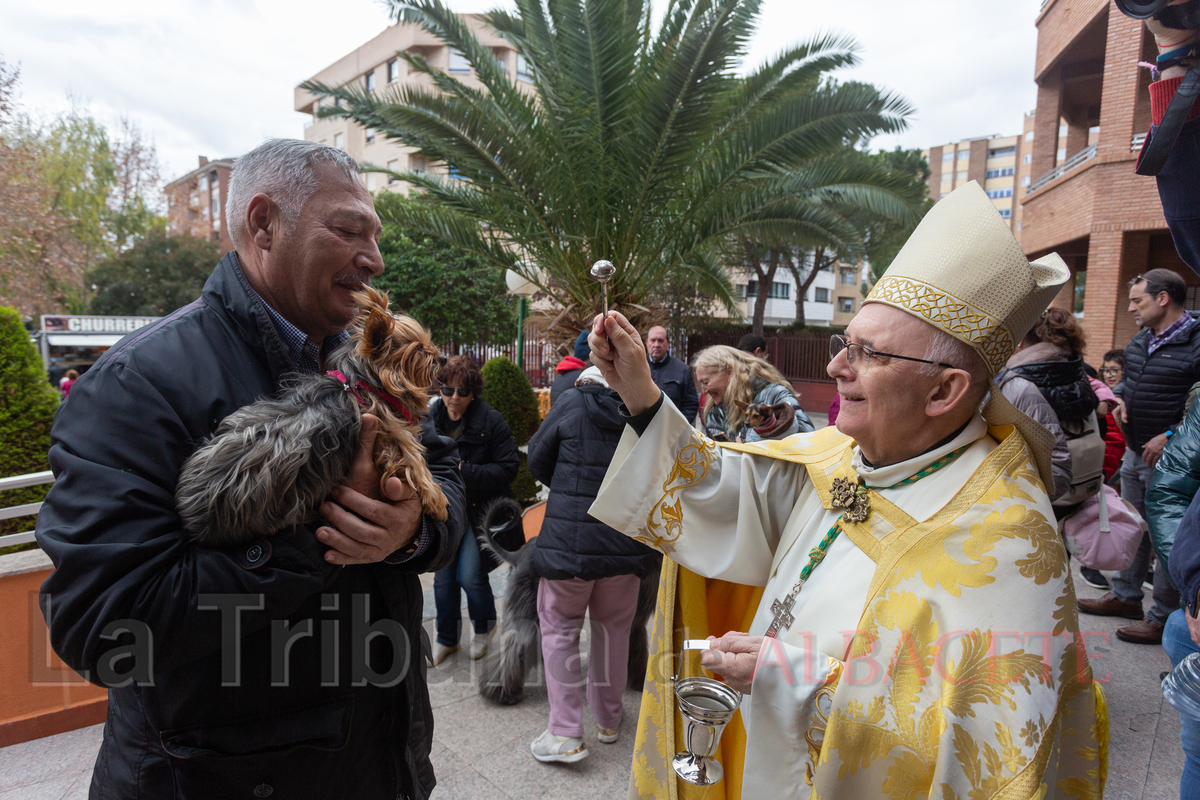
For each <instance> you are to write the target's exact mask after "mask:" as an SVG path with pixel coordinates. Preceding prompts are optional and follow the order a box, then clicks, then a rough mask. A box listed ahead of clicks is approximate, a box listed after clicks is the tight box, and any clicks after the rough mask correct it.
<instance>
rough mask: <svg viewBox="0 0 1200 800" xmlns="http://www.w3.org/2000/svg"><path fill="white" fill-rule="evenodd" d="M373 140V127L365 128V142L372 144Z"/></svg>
mask: <svg viewBox="0 0 1200 800" xmlns="http://www.w3.org/2000/svg"><path fill="white" fill-rule="evenodd" d="M374 141H375V129H374V128H367V144H372V143H374Z"/></svg>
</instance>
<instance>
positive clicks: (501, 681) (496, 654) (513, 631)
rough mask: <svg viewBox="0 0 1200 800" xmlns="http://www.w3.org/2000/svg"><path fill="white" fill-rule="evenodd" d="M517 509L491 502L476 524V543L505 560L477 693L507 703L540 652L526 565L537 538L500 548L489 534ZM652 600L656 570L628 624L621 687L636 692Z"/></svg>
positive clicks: (518, 695) (515, 697)
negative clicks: (503, 586) (504, 586)
mask: <svg viewBox="0 0 1200 800" xmlns="http://www.w3.org/2000/svg"><path fill="white" fill-rule="evenodd" d="M514 514H515V515H516V516H517V517H519V516H520V514H521V506H520V505H519V504H518V503H517V502H516V501H515V500H511V499H509V498H503V497H502V498H499V499H497V500H495V501H493V502H492V503H491V504H490V505H489V506H488V507H487V508H486V509H485V510H484V513H483V518H482V522H481V524H480V526H479V529H478V530H479V539H480V546H481V547H482V548H483V549H484V550H489V551H491V552H492V553H493V554H495V556H496V557H497V558H498V559H500V560H501V561H503V562H505V563H507V564H510V565H511V566H512V570H511V571H510V572H509V575H508V591H507V592H506V593H505V595H504V606H503V607H504V612H503V613H502V614H500V615H499V616H500V621H499V622H498V623H497V625H496V633H495V636H494V638H493V639H492V644H491V646H490V647H489V648H488V651H487V655H485V656H484V657H483V663H482V664H481V666H480V669H479V677H478V685H479V693H480V694H481V695H483V696H484V697H485V698H487V699H488V700H491V701H492V702H494V703H499V704H500V705H504V706H512V705H516V704H517V703H519V702H521V701H522V700H524V699H525V676H526V674H527V672H528V671H529V669H530V668H531V667H533V666H535V665H537V664H538V662H539V661H540V660H541V657H542V635H541V629H540V627H539V624H538V613H537V591H538V577H537V576H536V575H534V574H533V571H532V569H530V562H531V561H532V560H533V549H534V548H535V547H536V546H537V537H534V538H533V539H530V540H529V541H528V542H526V543H525V546H524V547H522V548H521V549H519V550H517V551H515V552H514V551H511V550H506V549H504V548H503V547H501V546H500V545H499V544H497V543H496V541H495V539H494V538H493V537H492V531H493V530H499V529H502V528H503V527H505V525H506V524H507V522H508V520H511V519H513V515H514ZM657 600H658V573H657V572H651V573H650V574H649V575H647V576H645V577H644V578H642V583H641V588H640V589H639V591H638V603H637V611H636V612H635V614H634V617H633V627H631V628H630V629H629V661H628V665H629V677H628V679H627V681H626V686H628V688H630V689H633V690H634V691H641V690H642V684H643V682H644V681H645V678H646V660H647V659H648V658H649V652H650V651H649V641H648V638H647V634H646V624H647V623H648V622H649V621H650V617H651V616H652V615H653V614H654V607H655V604H656V603H657Z"/></svg>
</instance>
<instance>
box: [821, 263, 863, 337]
mask: <svg viewBox="0 0 1200 800" xmlns="http://www.w3.org/2000/svg"><path fill="white" fill-rule="evenodd" d="M832 274H833V275H834V277H835V279H836V282H835V283H834V291H833V295H834V296H833V322H831V323H830V324H831V325H833V326H834V327H837V328H844V327H846V326H847V325H849V324H850V320H852V319H854V315H855V314H857V313H858V309H860V308H862V301H863V300H864V299H866V295H865V294H864V293H863V290H862V289H863V286H864V285H866V287H867V291H870V289H871V284H870V280H871V273H870V270H869V269H868V268H867V264H866V263H865V262H863V263H860V264H843V263H842V262H840V261H839V262H837V263H835V264H834V265H833V270H832Z"/></svg>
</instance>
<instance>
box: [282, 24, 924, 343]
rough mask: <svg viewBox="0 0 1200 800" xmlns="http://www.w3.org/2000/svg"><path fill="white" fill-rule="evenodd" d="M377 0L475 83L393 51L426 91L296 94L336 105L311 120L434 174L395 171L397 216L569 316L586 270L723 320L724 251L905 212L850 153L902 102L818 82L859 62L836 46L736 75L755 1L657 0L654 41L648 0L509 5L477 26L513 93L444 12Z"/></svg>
mask: <svg viewBox="0 0 1200 800" xmlns="http://www.w3.org/2000/svg"><path fill="white" fill-rule="evenodd" d="M388 2H389V5H390V7H391V11H392V14H393V15H394V16H395V17H396V18H397V19H401V20H405V21H416V22H419V23H420V24H422V25H423V26H424V27H425V28H426V29H427V30H429V31H430V32H431V33H433V34H434V35H435V36H437V37H439V38H440V39H442V40H443V41H445V42H446V43H447V44H448V45H449V46H450V47H452V48H453V49H454V50H456V51H457V52H459V53H462V54H463V55H464V56H465V57H466V59H467V61H469V62H470V64H471V67H472V68H473V70H474V72H475V75H476V76H477V78H478V79H479V80H480V81H481V82H482V84H483V86H484V87H485V89H484V90H480V89H478V88H472V87H469V86H467V85H465V84H464V83H462V82H461V81H459V80H458V79H456V78H455V77H453V76H451V75H447V74H445V73H443V72H441V71H440V70H437V69H434V68H433V67H431V66H430V65H429V64H428V62H427V61H426V60H425V59H424V58H423V57H422V56H421V55H419V54H416V53H408V52H400V53H397V57H398V58H401V59H403V60H404V61H406V62H407V63H408V66H409V68H410V71H413V72H416V73H420V74H424V75H427V76H429V78H430V79H431V83H432V87H431V88H428V87H423V86H417V85H412V84H409V85H406V86H400V87H394V88H392V89H390V90H383V91H380V92H377V93H374V94H369V93H367V92H366V91H365V90H364V89H362V88H361V87H357V86H341V87H338V86H329V85H325V84H321V83H317V82H308V83H306V84H304V88H306V89H308V90H309V91H312V92H313V93H314V94H316V95H318V96H322V97H332V98H337V99H339V100H340V101H341V102H340V103H333V104H325V106H324V108H322V109H321V111H320V114H321V115H322V116H331V117H346V118H349V119H353V120H355V121H356V122H358V123H359V124H360V125H363V126H365V127H368V128H373V129H375V130H376V131H379V132H381V133H383V134H384V135H386V136H388V137H390V138H392V139H395V140H397V141H399V142H402V143H403V144H405V145H408V146H411V147H415V148H417V149H418V151H419V153H420V155H422V156H424V157H425V159H427V161H428V162H430V163H441V164H443V165H445V166H446V167H448V172H449V175H450V176H449V177H444V178H443V177H439V176H437V175H433V174H428V173H424V172H421V173H417V172H412V171H409V172H402V173H395V175H396V176H397V177H398V178H400V179H401V180H403V181H406V182H408V183H409V184H411V185H413V186H415V187H419V188H420V189H422V190H423V192H421V193H420V198H421V202H418V203H412V204H405V205H403V206H398V208H400V209H403V210H402V212H400V213H401V216H403V219H397V220H395V221H396V222H398V223H401V224H403V225H405V226H407V227H410V228H415V229H417V230H419V231H423V232H426V233H428V234H431V235H435V236H440V237H442V238H444V239H447V240H449V241H451V242H454V243H456V244H458V245H460V246H461V247H463V248H465V249H467V250H469V251H472V252H474V253H476V254H478V255H480V256H482V257H484V258H485V259H487V260H488V261H490V262H491V263H493V264H495V265H496V266H497V267H498V268H513V269H516V270H517V271H519V272H522V273H523V274H524V275H525V277H527V278H529V279H530V280H532V281H533V282H535V283H536V284H538V285H539V286H540V287H541V288H542V289H544V290H545V291H546V292H547V293H548V294H549V296H550V297H552V298H553V299H554V300H556V301H557V302H558V303H560V304H561V305H562V307H563V308H564V309H566V313H565V314H564V316H566V317H568V318H571V322H572V323H574V322H579V321H583V320H585V319H589V318H590V315H591V314H592V313H594V312H596V311H598V309H599V306H600V289H599V285H598V284H596V283H595V282H594V281H593V280H592V279H591V278H590V277H589V268H590V266H591V264H592V263H593V262H594V261H595V260H597V259H600V258H607V259H609V260H610V261H612V262H613V263H614V264H615V265H616V266H617V270H618V271H617V274H616V277H615V278H614V280H613V281H612V282H611V283H610V284H609V296H610V302H612V303H615V304H620V305H625V306H627V307H628V306H629V305H630V304H637V303H647V302H652V301H653V300H654V298H655V294H656V290H658V289H659V287H661V286H662V285H663V284H664V282H665V280H666V279H667V278H668V277H670V278H678V276H679V275H681V274H683V275H687V276H690V277H691V279H692V280H694V281H695V283H696V285H697V287H698V288H699V289H700V291H702V292H704V293H705V294H707V295H708V296H711V297H713V298H715V299H716V300H718V301H720V302H722V303H724V304H725V306H726V307H728V308H731V309H732V307H733V297H732V294H731V286H730V283H729V279H728V274H727V271H726V268H725V261H724V255H723V254H724V253H725V252H726V251H727V249H728V248H727V244H728V242H729V241H731V240H733V241H738V240H742V239H755V240H770V241H797V242H804V243H812V242H821V243H823V244H825V245H827V246H828V247H830V248H831V249H834V250H838V251H839V252H847V253H849V252H851V251H854V250H856V249H858V248H860V247H861V236H860V234H859V232H858V229H857V228H856V225H855V223H854V222H853V221H852V214H850V213H848V209H851V210H859V211H861V210H864V209H865V210H869V211H871V212H872V213H878V214H882V215H885V216H889V217H895V218H911V217H912V207H911V204H910V203H909V202H908V201H907V200H906V199H905V198H904V197H902V196H901V195H900V194H898V193H897V191H898V190H899V189H900V188H901V184H899V183H898V182H897V181H896V180H895V179H894V178H893V176H891V175H889V174H887V173H886V171H883V170H880V169H879V168H878V167H876V166H874V165H872V164H871V163H869V162H868V161H867V160H865V159H863V158H860V157H857V156H859V155H860V154H858V153H857V152H856V151H854V150H853V147H852V145H853V143H855V142H859V141H862V140H865V139H867V138H869V137H871V136H873V135H875V134H879V133H886V132H895V131H899V130H901V129H903V128H904V127H905V124H906V123H905V118H906V116H907V115H908V114H909V113H910V111H909V107H908V105H907V103H906V102H905V101H904V100H902V99H901V98H900V97H898V96H896V95H893V94H890V93H886V92H881V91H879V90H877V89H876V88H875V87H872V86H869V85H865V84H861V83H837V82H834V81H832V80H829V79H828V78H827V73H829V72H830V71H831V70H833V69H835V68H838V67H846V66H851V65H853V64H855V63H856V58H855V55H854V43H853V41H852V40H851V39H848V38H845V37H837V36H828V35H822V36H815V37H813V38H811V39H810V40H809V41H807V42H805V43H803V44H799V45H796V46H794V47H791V48H789V49H787V50H785V51H784V52H782V53H780V54H779V55H778V56H776V57H775V58H773V59H771V60H769V61H768V62H766V63H764V64H763V65H762V66H760V67H758V68H757V69H755V70H753V71H752V72H750V73H749V74H748V75H745V76H744V77H742V76H739V75H738V74H737V70H738V69H739V67H740V66H741V64H742V61H743V60H744V58H745V56H746V47H747V43H748V41H749V39H750V37H751V34H752V33H753V32H754V29H755V25H756V22H757V19H758V16H759V9H760V5H761V3H760V2H759V1H758V0H671V2H670V4H669V6H668V8H667V10H666V14H665V15H664V17H663V19H662V20H661V23H660V24H659V25H658V27H657V31H655V27H654V26H653V25H652V24H651V23H652V20H651V15H650V2H649V0H544V1H543V0H516V5H517V14H516V15H513V14H510V13H509V12H507V11H503V10H496V11H492V12H490V13H488V14H485V15H483V19H484V20H485V21H486V22H487V23H488V24H489V25H490V26H491V27H492V28H494V29H495V30H496V31H497V32H499V33H500V34H501V35H502V36H503V37H505V38H506V39H507V40H509V41H510V42H512V44H513V46H514V47H515V48H516V50H517V51H518V53H520V54H521V55H522V56H524V58H525V60H526V63H527V64H528V68H529V71H530V72H531V73H532V74H531V85H529V86H528V87H524V88H523V87H522V86H521V85H520V84H519V83H518V82H517V81H514V80H512V79H511V78H510V77H509V76H508V75H507V74H506V72H505V71H504V70H503V69H501V68H500V67H499V66H498V65H497V63H496V60H495V58H494V56H493V54H492V51H491V49H490V48H488V47H486V46H484V45H483V44H481V43H480V42H479V40H478V39H477V38H476V37H475V36H474V35H473V34H472V32H471V31H470V30H469V28H468V27H467V25H466V24H465V23H464V22H463V20H462V19H460V18H459V17H458V16H457V15H456V14H454V13H453V12H451V11H450V10H449V9H448V8H447V7H446V6H445V4H444V3H443V2H442V0H388ZM530 90H531V91H530ZM364 171H371V172H376V171H378V172H386V170H383V169H382V168H380V167H377V166H371V165H365V166H364ZM575 329H576V330H577V329H578V328H577V327H576V328H575Z"/></svg>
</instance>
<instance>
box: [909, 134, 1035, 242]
mask: <svg viewBox="0 0 1200 800" xmlns="http://www.w3.org/2000/svg"><path fill="white" fill-rule="evenodd" d="M1028 149H1029V148H1028V143H1027V142H1026V140H1025V138H1024V137H1023V136H1020V135H1013V136H1001V135H999V134H995V135H993V136H986V137H978V138H972V139H963V140H962V141H959V142H951V143H949V144H943V145H936V146H934V147H930V148H929V149H928V150H922V151H921V155H923V156H924V157H925V160H926V161H928V162H929V196H930V197H933V198H936V199H939V200H940V199H941V198H943V197H945V196H946V195H948V194H950V192H952V191H954V190H955V189H957V188H958V187H959V186H962V185H964V184H966V183H969V182H971V181H978V182H979V185H980V186H982V187H983V188H984V190H985V191H986V192H987V193H988V197H990V198H992V203H993V204H994V205H995V206H996V211H997V212H998V213H999V214H1000V216H1001V217H1003V218H1004V219H1006V220H1008V222H1009V225H1010V226H1011V227H1012V228H1013V230H1016V222H1015V221H1014V219H1013V213H1014V212H1013V207H1014V195H1015V194H1016V189H1017V180H1018V167H1019V165H1020V163H1021V161H1022V160H1024V157H1025V154H1026V153H1027V151H1028Z"/></svg>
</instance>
